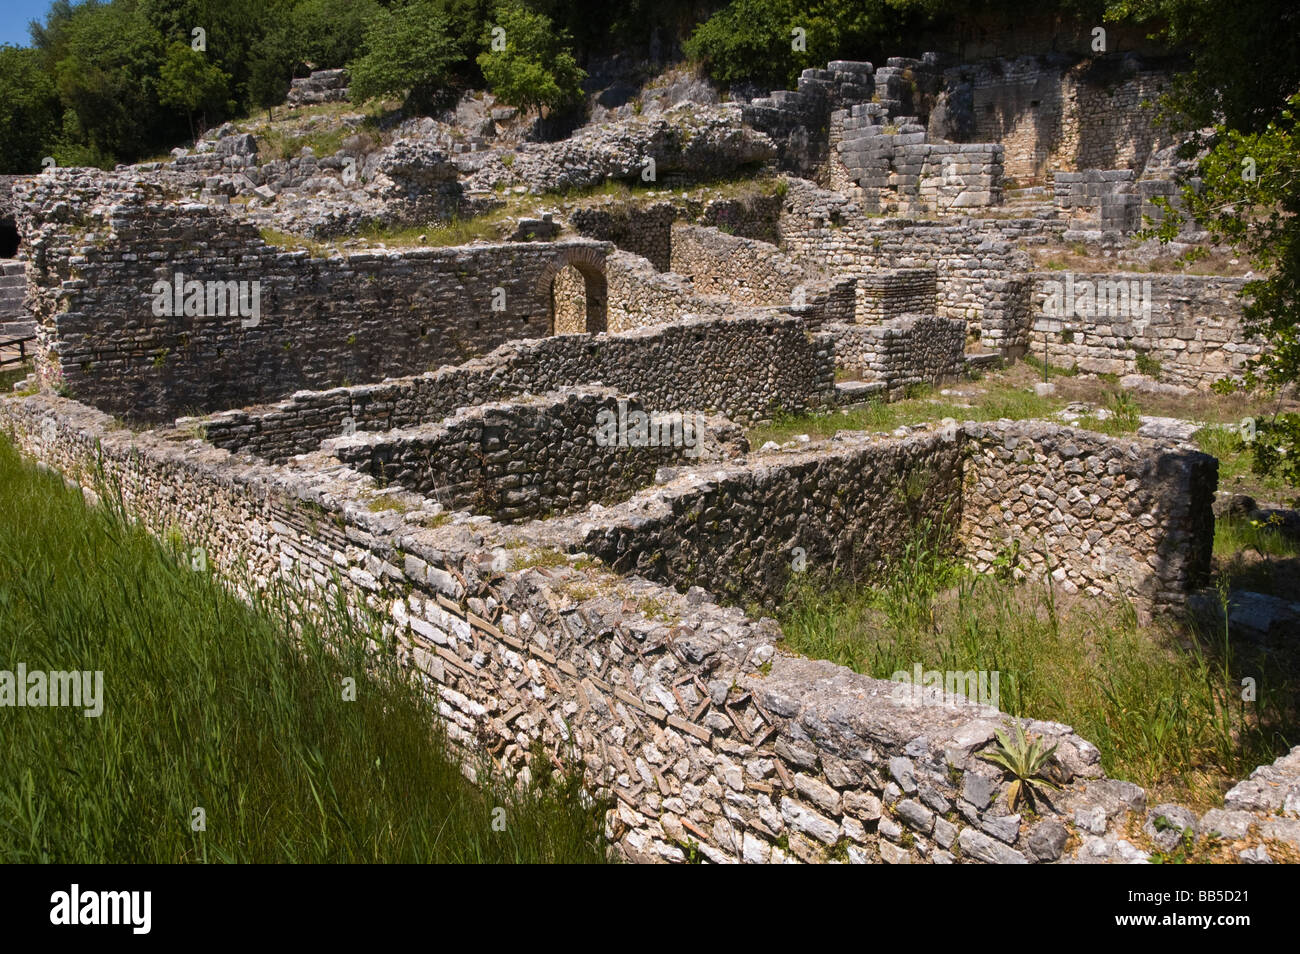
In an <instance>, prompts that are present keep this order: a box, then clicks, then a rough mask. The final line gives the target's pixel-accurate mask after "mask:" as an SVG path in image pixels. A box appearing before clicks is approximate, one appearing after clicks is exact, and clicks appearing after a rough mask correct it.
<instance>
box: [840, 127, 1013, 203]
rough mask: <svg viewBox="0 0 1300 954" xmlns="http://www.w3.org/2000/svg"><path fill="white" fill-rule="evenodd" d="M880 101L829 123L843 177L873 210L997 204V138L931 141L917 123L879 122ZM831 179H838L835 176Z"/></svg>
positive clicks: (999, 178)
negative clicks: (968, 141)
mask: <svg viewBox="0 0 1300 954" xmlns="http://www.w3.org/2000/svg"><path fill="white" fill-rule="evenodd" d="M882 118H883V113H882V111H881V109H880V106H879V104H876V103H868V104H865V105H863V106H854V107H852V108H851V109H850V110H849V111H848V113H847V115H842V116H837V117H836V120H837V121H836V122H835V124H834V125H833V127H832V131H833V135H832V138H831V147H832V150H833V152H834V158H835V161H836V163H837V164H838V165H839V166H842V167H843V172H842V178H843V180H847V182H851V183H853V184H856V185H858V186H860V187H861V188H862V190H863V201H864V202H865V203H867V204H868V207H869V208H870V209H871V210H872V211H876V210H879V209H881V208H896V209H900V210H902V211H905V212H920V211H928V212H947V211H949V210H952V209H971V208H981V207H987V206H995V205H1001V204H1002V153H1003V147H1002V146H1001V145H998V144H996V143H967V144H958V143H934V142H927V141H926V129H925V127H924V126H922V125H920V124H917V123H905V124H902V125H899V126H893V125H885V124H883V123H882V121H881V120H882ZM832 178H833V179H835V178H838V177H836V176H833V177H832Z"/></svg>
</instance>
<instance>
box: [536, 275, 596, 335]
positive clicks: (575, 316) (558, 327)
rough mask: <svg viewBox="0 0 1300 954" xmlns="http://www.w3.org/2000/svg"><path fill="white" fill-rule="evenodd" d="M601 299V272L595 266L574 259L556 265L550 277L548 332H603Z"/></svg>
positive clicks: (557, 333) (564, 333)
mask: <svg viewBox="0 0 1300 954" xmlns="http://www.w3.org/2000/svg"><path fill="white" fill-rule="evenodd" d="M605 298H606V290H605V273H604V272H603V271H602V270H601V269H600V268H599V266H597V265H595V264H593V263H591V262H586V261H581V260H575V261H570V262H569V263H567V264H565V265H563V266H562V267H560V268H558V269H557V270H556V272H555V274H554V275H553V276H552V277H551V280H550V297H549V301H550V315H549V320H548V323H547V324H548V327H549V329H550V333H551V334H553V335H569V334H581V333H584V332H585V333H587V334H599V333H600V332H602V331H605V329H606V319H605Z"/></svg>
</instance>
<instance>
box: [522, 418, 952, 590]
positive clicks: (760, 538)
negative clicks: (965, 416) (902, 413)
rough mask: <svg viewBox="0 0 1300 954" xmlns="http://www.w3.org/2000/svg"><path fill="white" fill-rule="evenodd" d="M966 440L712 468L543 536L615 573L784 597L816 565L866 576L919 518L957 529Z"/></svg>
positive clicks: (849, 449) (870, 446) (863, 442)
mask: <svg viewBox="0 0 1300 954" xmlns="http://www.w3.org/2000/svg"><path fill="white" fill-rule="evenodd" d="M960 461H961V442H960V441H959V440H957V439H956V437H955V433H954V434H942V435H941V434H934V433H930V434H922V435H918V436H916V437H912V438H908V439H905V440H901V441H898V440H889V441H881V440H879V439H875V438H871V437H869V436H867V435H851V436H849V437H847V438H846V439H845V440H844V441H841V442H837V444H836V445H835V446H833V447H831V448H829V449H827V448H819V449H817V450H816V451H808V452H804V453H799V454H791V455H782V457H781V458H780V459H779V460H775V461H773V460H771V459H767V458H759V459H757V460H753V461H745V462H740V463H734V464H726V465H717V466H711V467H709V468H708V470H707V474H706V475H691V476H689V477H685V478H682V479H680V480H676V481H672V482H670V483H668V484H665V485H662V486H659V487H655V488H653V489H651V490H648V491H645V492H643V493H641V494H638V495H636V496H634V497H632V498H631V499H630V500H628V501H627V502H625V503H622V504H618V505H616V506H613V507H609V508H606V510H605V511H603V512H601V513H599V514H582V515H581V516H580V517H578V516H575V517H571V518H565V519H560V520H556V521H552V522H551V524H552V525H551V526H550V527H549V528H547V530H546V532H545V535H544V536H542V539H543V540H544V541H545V542H547V543H548V544H551V545H556V546H562V547H566V548H568V549H571V550H573V551H574V552H577V551H579V550H581V551H585V552H587V553H590V554H593V555H595V556H598V557H599V558H600V559H601V560H603V561H604V562H606V563H607V564H609V566H611V567H612V568H613V569H614V570H615V571H617V572H619V573H622V574H632V573H635V574H637V575H638V576H644V577H646V578H648V579H652V580H655V581H657V582H660V583H664V584H666V585H669V586H674V587H677V588H679V589H686V588H687V587H690V586H701V587H703V588H704V589H706V590H708V591H709V592H710V593H713V594H717V595H718V596H720V597H723V598H725V599H726V600H727V601H728V602H732V603H736V604H739V605H746V604H748V603H750V602H754V601H759V602H762V603H765V604H767V605H775V604H776V603H777V602H778V601H779V600H780V599H781V597H782V596H783V595H784V593H785V588H786V585H787V584H788V583H789V582H790V581H791V579H792V578H793V576H794V575H795V570H794V569H793V567H794V565H795V563H796V562H797V561H795V560H794V556H793V551H794V549H795V548H796V547H802V548H803V549H804V552H805V556H806V559H807V566H809V567H811V568H813V569H814V570H817V569H821V570H822V571H829V570H830V569H831V568H832V567H833V568H835V569H836V570H837V571H838V572H840V573H844V574H847V575H849V576H853V577H857V576H860V575H862V574H865V573H867V572H868V571H870V570H872V569H875V568H876V567H877V566H878V564H879V563H880V561H882V560H883V559H885V558H888V557H890V556H892V555H894V554H896V553H898V552H901V548H902V547H903V546H904V545H905V544H906V543H907V542H908V540H910V539H911V537H912V535H913V534H914V533H915V530H916V526H917V524H918V522H920V521H922V520H930V521H934V522H935V523H936V524H937V525H940V526H942V525H944V524H945V523H946V524H950V525H951V526H952V528H953V529H955V528H956V525H957V521H958V520H959V518H960V513H961V489H962V485H961V463H960Z"/></svg>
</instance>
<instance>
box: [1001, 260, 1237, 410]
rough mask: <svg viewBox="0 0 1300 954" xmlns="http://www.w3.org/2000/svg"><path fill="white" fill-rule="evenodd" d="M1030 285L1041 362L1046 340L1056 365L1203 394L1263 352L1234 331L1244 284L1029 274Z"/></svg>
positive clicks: (1194, 278)
mask: <svg viewBox="0 0 1300 954" xmlns="http://www.w3.org/2000/svg"><path fill="white" fill-rule="evenodd" d="M1030 279H1031V290H1030V291H1031V296H1032V297H1031V303H1030V313H1029V315H1028V316H1026V317H1027V319H1028V320H1032V322H1033V335H1032V340H1031V341H1030V347H1031V349H1032V350H1033V352H1034V353H1035V354H1036V355H1038V356H1040V357H1041V355H1042V353H1043V348H1044V338H1046V347H1047V354H1048V359H1049V361H1051V363H1053V364H1056V365H1061V366H1065V367H1069V366H1071V365H1077V366H1078V367H1079V369H1080V370H1082V371H1090V372H1095V373H1103V374H1121V375H1122V374H1130V373H1133V372H1141V373H1144V374H1149V375H1151V376H1154V377H1158V378H1159V379H1160V380H1162V381H1167V382H1170V383H1173V384H1181V385H1186V386H1189V387H1197V388H1206V387H1209V386H1210V385H1211V384H1213V383H1214V382H1215V381H1217V380H1219V379H1221V378H1225V377H1227V378H1232V377H1239V376H1240V374H1241V372H1242V369H1243V367H1244V365H1245V363H1246V362H1247V361H1249V360H1250V359H1251V358H1253V357H1256V356H1257V355H1259V354H1260V352H1261V350H1262V348H1263V342H1262V341H1260V340H1259V339H1256V338H1252V337H1250V336H1248V335H1247V334H1246V332H1245V329H1244V328H1243V326H1242V307H1243V302H1242V298H1241V293H1242V289H1243V288H1244V287H1245V285H1246V283H1247V280H1246V279H1244V278H1225V277H1220V276H1206V275H1161V274H1153V273H1149V272H1116V273H1075V272H1035V273H1033V274H1032V275H1031V276H1030ZM1139 359H1142V360H1139Z"/></svg>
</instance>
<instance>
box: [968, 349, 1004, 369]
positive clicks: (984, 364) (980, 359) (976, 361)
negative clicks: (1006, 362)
mask: <svg viewBox="0 0 1300 954" xmlns="http://www.w3.org/2000/svg"><path fill="white" fill-rule="evenodd" d="M1000 367H1002V355H1000V354H998V352H996V351H990V352H988V353H987V354H968V355H966V369H967V370H972V369H981V370H982V369H984V368H1000Z"/></svg>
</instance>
